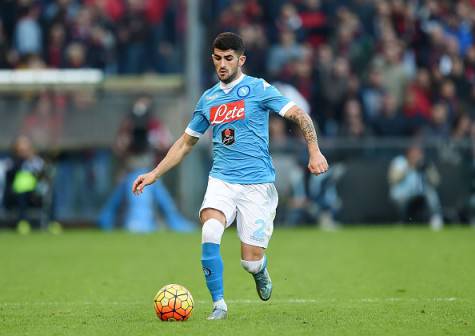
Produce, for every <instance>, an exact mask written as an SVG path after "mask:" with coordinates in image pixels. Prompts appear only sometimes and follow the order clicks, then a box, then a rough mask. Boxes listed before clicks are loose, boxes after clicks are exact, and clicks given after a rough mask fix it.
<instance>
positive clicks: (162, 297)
mask: <svg viewBox="0 0 475 336" xmlns="http://www.w3.org/2000/svg"><path fill="white" fill-rule="evenodd" d="M153 301H154V305H155V312H156V313H157V316H158V318H159V319H160V320H162V321H186V320H187V319H188V318H189V317H190V316H191V311H192V310H193V304H194V302H193V297H192V296H191V293H190V292H189V291H188V289H186V288H185V287H183V286H180V285H176V284H170V285H166V286H164V287H162V288H161V289H160V290H159V291H158V293H157V295H155V298H154V299H153Z"/></svg>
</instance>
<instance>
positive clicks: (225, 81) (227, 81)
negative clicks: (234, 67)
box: [218, 71, 238, 84]
mask: <svg viewBox="0 0 475 336" xmlns="http://www.w3.org/2000/svg"><path fill="white" fill-rule="evenodd" d="M237 74H238V72H237V71H236V72H235V73H233V74H232V75H231V76H229V77H228V79H225V80H222V81H221V82H223V83H224V84H229V83H231V82H232V81H233V80H235V79H236V77H237ZM218 78H219V76H218Z"/></svg>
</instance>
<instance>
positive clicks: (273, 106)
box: [258, 79, 295, 117]
mask: <svg viewBox="0 0 475 336" xmlns="http://www.w3.org/2000/svg"><path fill="white" fill-rule="evenodd" d="M258 85H259V86H260V87H259V88H258V89H259V91H260V96H261V102H262V104H263V106H264V108H265V109H267V110H271V111H273V112H276V113H279V114H280V115H281V116H282V117H283V116H284V115H285V113H286V112H287V111H288V110H289V109H290V108H291V107H292V106H294V105H295V103H294V102H293V101H291V100H290V99H289V98H287V97H285V96H283V95H282V94H281V93H280V91H279V90H277V89H276V88H275V87H274V86H273V85H270V84H269V83H267V82H266V81H265V80H263V79H261V83H260V84H258Z"/></svg>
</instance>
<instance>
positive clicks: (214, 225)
mask: <svg viewBox="0 0 475 336" xmlns="http://www.w3.org/2000/svg"><path fill="white" fill-rule="evenodd" d="M223 233H224V224H223V223H221V222H220V221H219V220H217V219H215V218H210V219H208V220H207V221H205V222H204V224H203V228H202V230H201V242H202V243H203V244H204V243H214V244H221V237H222V236H223Z"/></svg>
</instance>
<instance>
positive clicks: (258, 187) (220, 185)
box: [200, 176, 278, 248]
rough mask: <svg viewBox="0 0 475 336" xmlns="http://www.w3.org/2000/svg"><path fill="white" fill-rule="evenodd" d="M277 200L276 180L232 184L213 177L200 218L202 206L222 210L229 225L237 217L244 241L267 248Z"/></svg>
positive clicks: (240, 233)
mask: <svg viewBox="0 0 475 336" xmlns="http://www.w3.org/2000/svg"><path fill="white" fill-rule="evenodd" d="M277 202H278V196H277V190H276V189H275V187H274V184H273V183H261V184H232V183H227V182H224V181H222V180H220V179H217V178H213V177H211V176H210V177H209V180H208V188H207V189H206V194H205V197H204V200H203V204H202V205H201V208H200V218H201V211H203V209H207V208H212V209H216V210H220V211H221V212H222V213H223V214H224V216H225V217H226V228H227V227H229V226H230V225H231V224H232V223H233V222H234V219H236V222H237V231H238V236H239V239H240V240H241V242H243V243H245V244H248V245H252V246H260V247H263V248H267V245H268V244H269V240H270V237H271V236H272V231H273V230H274V217H275V210H276V208H277Z"/></svg>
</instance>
